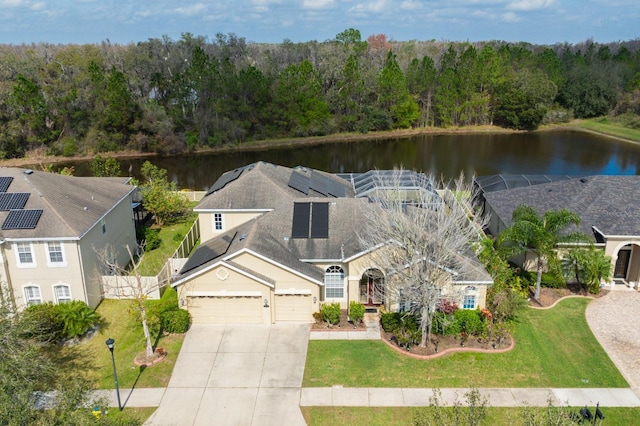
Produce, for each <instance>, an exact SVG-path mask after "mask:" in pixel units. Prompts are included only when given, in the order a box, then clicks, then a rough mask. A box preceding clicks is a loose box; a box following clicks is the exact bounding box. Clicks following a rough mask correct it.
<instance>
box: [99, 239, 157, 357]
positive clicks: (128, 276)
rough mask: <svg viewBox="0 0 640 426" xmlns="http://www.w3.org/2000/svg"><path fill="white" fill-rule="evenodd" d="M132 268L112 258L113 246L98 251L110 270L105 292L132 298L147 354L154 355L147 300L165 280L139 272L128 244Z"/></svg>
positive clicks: (113, 296)
mask: <svg viewBox="0 0 640 426" xmlns="http://www.w3.org/2000/svg"><path fill="white" fill-rule="evenodd" d="M126 249H127V253H128V254H129V260H130V265H131V269H128V268H127V267H126V266H121V265H118V264H117V263H116V262H114V261H113V260H112V259H114V258H115V256H113V255H112V251H113V248H112V247H107V248H106V249H105V250H102V251H100V252H98V256H99V258H100V261H101V263H102V265H104V267H105V268H106V269H107V270H108V273H109V275H111V277H110V279H108V280H105V281H103V292H104V294H106V295H108V296H109V297H112V298H118V299H131V300H132V301H133V304H134V307H135V310H136V313H137V314H138V315H139V317H140V322H141V323H142V330H143V332H144V337H145V341H146V355H147V356H148V357H151V356H153V345H152V343H151V333H150V332H149V324H148V318H147V307H146V304H145V302H146V301H147V299H149V295H150V294H151V293H153V292H154V291H156V290H157V289H158V288H160V287H162V285H163V284H164V283H165V281H164V280H159V279H156V277H153V278H151V277H143V276H141V275H140V273H139V272H138V265H139V262H136V259H135V257H134V255H133V253H132V252H131V248H130V247H129V246H128V245H127V246H126Z"/></svg>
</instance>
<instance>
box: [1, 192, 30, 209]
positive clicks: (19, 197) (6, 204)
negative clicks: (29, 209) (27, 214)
mask: <svg viewBox="0 0 640 426" xmlns="http://www.w3.org/2000/svg"><path fill="white" fill-rule="evenodd" d="M29 195H30V194H29V193H28V192H0V210H2V211H8V210H19V209H22V208H24V205H25V204H27V200H28V199H29Z"/></svg>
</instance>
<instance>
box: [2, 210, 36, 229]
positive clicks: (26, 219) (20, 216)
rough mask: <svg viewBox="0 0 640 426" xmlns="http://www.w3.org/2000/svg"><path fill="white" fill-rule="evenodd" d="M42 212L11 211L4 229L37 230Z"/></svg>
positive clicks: (3, 226)
mask: <svg viewBox="0 0 640 426" xmlns="http://www.w3.org/2000/svg"><path fill="white" fill-rule="evenodd" d="M41 215H42V210H40V209H38V210H11V211H9V214H8V215H7V218H6V219H5V220H4V223H3V224H2V229H5V230H8V229H35V227H36V226H37V225H38V221H39V220H40V216H41Z"/></svg>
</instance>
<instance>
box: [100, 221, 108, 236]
mask: <svg viewBox="0 0 640 426" xmlns="http://www.w3.org/2000/svg"><path fill="white" fill-rule="evenodd" d="M100 224H101V225H102V233H103V234H106V233H107V221H106V220H104V218H103V219H102V220H101V221H100Z"/></svg>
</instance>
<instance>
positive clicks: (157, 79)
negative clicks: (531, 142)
mask: <svg viewBox="0 0 640 426" xmlns="http://www.w3.org/2000/svg"><path fill="white" fill-rule="evenodd" d="M604 115H608V116H610V117H612V118H615V119H616V120H618V121H620V122H622V123H624V125H626V126H629V127H634V128H640V40H630V41H626V42H616V43H608V44H599V43H597V42H594V41H592V40H588V41H585V42H583V43H579V44H566V43H565V44H556V45H551V46H540V45H532V44H528V43H524V42H523V43H506V42H500V41H486V42H473V43H472V42H448V41H435V40H431V41H393V40H388V38H387V37H386V36H385V35H384V34H376V35H371V36H369V37H367V38H366V39H363V37H362V35H361V34H360V31H359V30H357V29H353V28H350V29H347V30H345V31H343V32H341V33H339V34H337V35H336V37H335V38H334V39H332V40H327V41H323V42H317V41H310V42H304V43H293V42H291V41H289V40H284V41H283V42H282V43H279V44H260V43H248V42H247V41H246V40H245V39H244V38H242V37H238V36H236V35H234V34H217V35H216V36H215V38H214V39H212V40H209V39H208V38H207V37H204V36H195V35H192V34H189V33H185V34H182V36H181V38H180V39H179V40H172V39H170V38H169V37H167V36H164V37H161V38H152V39H148V40H147V41H143V42H139V43H131V44H127V45H118V44H112V43H110V42H109V41H104V42H102V43H100V44H88V45H52V44H46V43H39V44H30V45H0V159H8V158H19V157H23V156H25V155H29V153H34V152H35V153H41V154H47V155H63V156H74V155H78V154H94V153H98V152H108V151H123V150H129V151H135V152H159V153H164V154H176V153H181V152H189V151H196V150H199V149H207V148H214V147H218V146H223V145H239V144H242V143H245V142H247V141H254V140H265V139H275V138H298V137H306V136H317V135H329V134H336V133H344V132H359V133H367V132H373V131H380V130H391V129H403V128H411V127H413V128H420V127H442V128H447V127H458V126H475V125H497V126H502V127H506V128H512V129H522V130H532V129H536V128H537V127H538V126H539V125H541V124H547V123H563V122H568V121H570V120H573V119H574V118H589V117H599V116H604Z"/></svg>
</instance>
